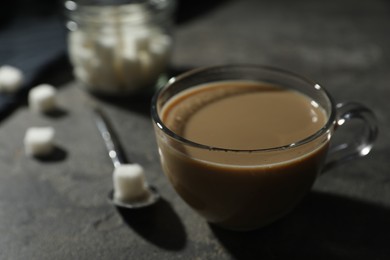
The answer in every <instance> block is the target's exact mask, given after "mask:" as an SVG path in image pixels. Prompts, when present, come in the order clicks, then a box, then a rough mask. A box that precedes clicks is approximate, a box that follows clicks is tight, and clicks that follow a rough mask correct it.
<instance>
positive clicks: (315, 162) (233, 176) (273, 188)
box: [152, 65, 377, 230]
mask: <svg viewBox="0 0 390 260" xmlns="http://www.w3.org/2000/svg"><path fill="white" fill-rule="evenodd" d="M226 80H252V81H253V80H254V81H260V82H268V83H272V84H276V85H279V86H282V87H284V88H287V89H291V90H295V91H298V92H300V93H303V94H305V95H306V96H308V97H310V99H311V100H312V101H313V102H316V103H317V104H318V105H320V106H321V107H322V108H323V109H324V111H325V112H326V115H327V122H326V124H325V125H324V126H323V127H322V128H321V129H320V130H319V131H318V132H316V133H315V134H313V135H311V136H307V137H306V138H305V139H303V140H301V141H299V142H296V143H292V144H289V145H286V146H283V147H274V148H270V149H258V150H229V149H223V148H215V147H209V146H207V144H198V143H194V142H192V141H190V140H186V139H185V138H183V137H181V136H180V135H178V134H177V133H174V132H172V131H171V130H170V129H169V128H168V127H167V126H166V125H165V124H164V122H163V121H162V120H161V111H162V109H163V107H164V105H165V104H166V103H167V102H168V101H170V100H171V98H173V97H175V96H176V95H178V94H180V93H182V92H183V91H185V90H188V89H190V88H197V87H198V86H199V85H201V84H205V83H210V82H216V81H226ZM277 105H278V104H275V106H277ZM237 109H239V108H237ZM254 113H255V111H254ZM152 118H153V122H154V127H155V134H156V138H157V143H158V148H159V153H160V157H161V163H162V166H163V170H164V172H165V174H166V176H167V177H168V179H169V180H170V182H171V184H172V185H173V187H174V188H175V190H176V191H177V193H178V194H179V195H180V196H181V197H182V198H183V199H184V201H186V202H187V203H188V205H190V206H191V207H192V208H193V209H194V210H195V211H197V212H198V213H199V214H200V215H202V216H203V217H204V218H205V219H206V220H207V221H209V222H211V223H215V224H217V225H220V226H222V227H225V228H228V229H233V230H251V229H255V228H259V227H262V226H265V225H267V224H269V223H271V222H273V221H275V220H277V219H278V218H280V217H282V216H284V215H285V214H286V213H288V212H289V211H290V210H291V209H293V208H294V206H295V205H296V204H297V203H298V202H299V201H300V200H301V199H302V197H303V196H304V195H305V194H306V193H307V192H308V191H309V190H310V188H311V186H312V184H313V182H314V180H315V179H316V177H317V176H318V174H319V173H320V172H321V171H322V170H323V169H324V167H331V166H334V165H336V164H338V163H340V162H343V161H345V160H348V159H352V158H358V157H362V156H365V155H367V154H368V153H369V151H370V150H371V148H372V145H373V142H374V140H375V139H376V135H377V127H376V121H375V117H374V115H373V113H372V112H371V111H370V110H369V109H368V108H366V107H364V106H363V105H360V104H357V103H341V104H335V103H334V102H333V100H332V98H331V96H330V95H329V94H328V92H327V91H326V90H325V89H324V88H323V87H322V86H320V85H319V84H317V83H315V82H313V81H310V80H308V79H306V78H303V77H301V76H299V75H296V74H293V73H290V72H286V71H283V70H280V69H276V68H270V67H263V66H252V65H241V66H240V65H239V66H221V67H211V68H203V69H197V70H193V71H190V72H187V73H185V74H183V75H180V76H178V77H176V78H172V79H171V80H170V81H169V82H168V84H167V85H166V86H165V87H163V88H162V89H160V90H159V92H157V93H156V94H155V96H154V98H153V101H152ZM351 120H352V121H356V122H359V121H360V124H357V125H358V126H356V128H360V129H354V130H356V131H354V133H351V135H355V142H354V143H340V144H335V145H333V144H332V146H331V147H332V148H331V149H329V147H330V145H329V142H330V139H331V138H332V136H333V134H334V132H335V130H337V129H339V127H341V126H343V125H344V124H347V123H348V122H350V121H351ZM353 125H355V124H353ZM362 129H363V130H364V131H363V134H362V132H361V130H362ZM358 133H359V134H358ZM191 149H193V150H201V152H202V154H203V155H204V156H203V157H202V158H194V157H191V156H189V155H188V154H187V152H186V151H189V150H191ZM212 153H223V154H224V156H225V158H224V161H223V162H222V161H211V160H209V159H207V158H214V156H209V155H211V154H212ZM238 158H239V161H241V163H242V161H243V159H244V160H245V161H246V162H247V165H245V167H242V165H239V166H238V165H236V163H235V161H237V159H238ZM281 158H283V159H281ZM227 162H228V163H227ZM270 162H271V163H270ZM248 174H250V175H251V177H250V178H244V177H245V176H246V175H248Z"/></svg>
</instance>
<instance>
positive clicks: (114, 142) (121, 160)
mask: <svg viewBox="0 0 390 260" xmlns="http://www.w3.org/2000/svg"><path fill="white" fill-rule="evenodd" d="M93 111H94V115H95V122H96V126H97V128H98V130H99V132H100V134H101V136H102V138H103V140H104V144H105V146H106V148H107V152H108V155H109V157H110V159H111V161H112V163H113V165H114V167H115V168H116V167H119V166H120V165H123V164H128V163H129V162H128V160H126V157H125V155H124V152H123V149H122V148H121V145H120V143H119V139H118V138H117V136H116V134H115V132H114V130H113V127H112V125H111V124H110V122H109V120H108V118H107V116H106V115H105V114H104V113H103V111H102V110H101V109H99V108H97V107H95V108H94V109H93ZM146 190H147V194H146V196H145V197H143V198H142V199H137V200H134V201H122V200H119V199H117V198H115V196H114V190H111V191H110V192H109V194H108V199H109V201H110V203H112V204H113V205H115V206H117V207H121V208H127V209H140V208H144V207H148V206H151V205H153V204H154V203H156V202H157V201H158V200H159V198H160V194H159V193H158V191H157V189H156V188H154V187H153V186H151V185H149V184H147V183H146Z"/></svg>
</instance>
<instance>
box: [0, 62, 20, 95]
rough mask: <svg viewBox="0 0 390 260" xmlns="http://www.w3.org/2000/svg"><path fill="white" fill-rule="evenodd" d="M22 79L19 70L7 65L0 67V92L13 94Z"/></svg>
mask: <svg viewBox="0 0 390 260" xmlns="http://www.w3.org/2000/svg"><path fill="white" fill-rule="evenodd" d="M23 79H24V76H23V72H22V71H21V70H20V69H18V68H15V67H12V66H9V65H4V66H2V67H0V92H7V93H12V92H15V91H16V90H18V89H19V88H20V86H21V85H22V83H23Z"/></svg>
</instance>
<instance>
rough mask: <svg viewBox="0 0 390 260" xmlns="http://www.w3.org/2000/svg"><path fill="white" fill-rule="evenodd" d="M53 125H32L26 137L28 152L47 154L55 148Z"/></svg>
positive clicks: (25, 142) (25, 143) (31, 153)
mask: <svg viewBox="0 0 390 260" xmlns="http://www.w3.org/2000/svg"><path fill="white" fill-rule="evenodd" d="M54 133H55V131H54V128H53V127H30V128H28V129H27V131H26V135H25V137H24V148H25V151H26V154H28V155H31V156H45V155H48V154H50V153H51V152H52V150H53V148H54Z"/></svg>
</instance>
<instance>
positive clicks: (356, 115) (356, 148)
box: [324, 102, 378, 171]
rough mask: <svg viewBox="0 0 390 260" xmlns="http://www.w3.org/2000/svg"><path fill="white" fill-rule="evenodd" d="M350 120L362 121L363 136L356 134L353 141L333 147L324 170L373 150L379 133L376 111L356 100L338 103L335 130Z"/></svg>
mask: <svg viewBox="0 0 390 260" xmlns="http://www.w3.org/2000/svg"><path fill="white" fill-rule="evenodd" d="M350 120H359V121H360V123H361V127H362V128H363V134H362V135H361V136H355V139H354V140H353V141H352V142H349V143H342V144H337V145H335V146H334V147H331V149H330V151H329V154H328V157H327V162H326V164H325V169H324V171H326V170H328V169H330V168H333V167H334V166H337V165H339V164H340V163H343V162H345V161H349V160H351V159H355V158H359V157H363V156H366V155H367V154H368V153H369V152H370V151H371V148H372V147H373V144H374V142H375V140H376V137H377V135H378V127H377V122H376V118H375V115H374V113H373V112H372V111H371V110H370V109H369V108H367V107H365V106H363V105H361V104H359V103H355V102H346V103H339V104H337V105H336V125H335V130H336V131H337V129H338V128H339V127H341V126H343V125H344V124H346V123H348V122H349V121H350ZM336 134H337V133H336Z"/></svg>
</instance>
